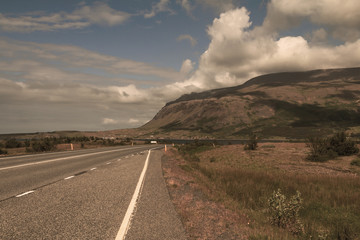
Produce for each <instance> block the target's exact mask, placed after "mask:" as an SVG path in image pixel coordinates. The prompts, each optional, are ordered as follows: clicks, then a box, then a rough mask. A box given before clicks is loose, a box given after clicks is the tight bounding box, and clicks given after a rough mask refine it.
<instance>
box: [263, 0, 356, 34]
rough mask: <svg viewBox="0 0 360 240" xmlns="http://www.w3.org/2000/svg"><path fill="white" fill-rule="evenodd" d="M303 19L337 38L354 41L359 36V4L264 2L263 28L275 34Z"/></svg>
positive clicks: (301, 0)
mask: <svg viewBox="0 0 360 240" xmlns="http://www.w3.org/2000/svg"><path fill="white" fill-rule="evenodd" d="M305 20H307V21H310V22H311V23H313V24H316V25H319V26H324V27H325V28H326V29H327V30H328V31H329V32H330V34H331V35H332V36H333V37H335V38H337V39H340V40H344V41H356V40H357V39H358V38H359V37H360V1H358V0H347V1H343V0H317V1H313V0H292V1H288V0H272V1H271V2H269V3H268V12H267V17H266V19H265V22H264V28H265V29H267V30H268V31H279V30H283V29H289V28H291V27H294V26H296V25H299V24H300V23H301V22H302V21H305Z"/></svg>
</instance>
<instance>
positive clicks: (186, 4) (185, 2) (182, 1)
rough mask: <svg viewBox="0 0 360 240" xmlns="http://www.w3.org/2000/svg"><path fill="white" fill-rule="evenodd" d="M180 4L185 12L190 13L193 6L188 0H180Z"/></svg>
mask: <svg viewBox="0 0 360 240" xmlns="http://www.w3.org/2000/svg"><path fill="white" fill-rule="evenodd" d="M180 5H181V6H182V7H183V8H184V9H185V11H186V12H187V14H189V15H191V11H192V9H193V7H192V6H191V3H190V1H189V0H180Z"/></svg>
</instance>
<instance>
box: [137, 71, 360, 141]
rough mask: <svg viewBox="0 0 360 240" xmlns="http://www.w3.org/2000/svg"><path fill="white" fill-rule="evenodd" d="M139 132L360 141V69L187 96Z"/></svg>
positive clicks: (284, 76) (285, 76) (275, 77)
mask: <svg viewBox="0 0 360 240" xmlns="http://www.w3.org/2000/svg"><path fill="white" fill-rule="evenodd" d="M139 130H141V131H143V132H144V133H145V132H147V133H148V134H147V135H157V136H163V137H177V138H188V137H198V138H229V139H233V138H241V137H247V136H249V135H250V134H252V133H255V134H256V135H258V136H260V137H263V138H295V139H304V138H307V137H309V136H314V135H321V136H323V135H329V134H332V133H334V132H336V131H339V130H347V131H349V132H351V133H352V134H354V135H359V136H360V68H346V69H326V70H314V71H307V72H284V73H274V74H268V75H263V76H259V77H256V78H253V79H251V80H249V81H247V82H246V83H244V84H242V85H239V86H235V87H229V88H221V89H215V90H210V91H205V92H200V93H191V94H186V95H183V96H181V97H180V98H178V99H177V100H175V101H172V102H169V103H167V104H166V105H165V106H164V107H163V108H162V109H161V110H160V111H159V113H158V114H156V116H155V117H154V118H153V119H152V120H151V121H150V122H148V123H147V124H145V125H144V126H143V127H141V128H140V129H139Z"/></svg>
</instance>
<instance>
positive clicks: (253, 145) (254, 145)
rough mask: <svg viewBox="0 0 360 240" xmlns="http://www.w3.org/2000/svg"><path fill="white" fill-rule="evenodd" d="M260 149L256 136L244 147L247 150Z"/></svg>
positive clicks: (252, 136) (251, 137)
mask: <svg viewBox="0 0 360 240" xmlns="http://www.w3.org/2000/svg"><path fill="white" fill-rule="evenodd" d="M257 147H258V145H257V139H256V135H254V134H253V135H251V136H250V139H249V140H248V141H247V143H246V144H245V146H244V149H245V150H256V149H257Z"/></svg>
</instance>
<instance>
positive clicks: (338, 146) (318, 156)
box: [306, 132, 359, 162]
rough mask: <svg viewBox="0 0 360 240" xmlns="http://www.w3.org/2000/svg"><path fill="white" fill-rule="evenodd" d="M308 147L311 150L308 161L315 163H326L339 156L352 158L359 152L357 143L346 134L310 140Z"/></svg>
mask: <svg viewBox="0 0 360 240" xmlns="http://www.w3.org/2000/svg"><path fill="white" fill-rule="evenodd" d="M307 147H309V148H310V153H309V155H308V156H307V158H306V159H307V160H309V161H313V162H324V161H327V160H330V159H333V158H336V157H337V156H350V155H353V154H356V153H358V152H359V148H358V147H357V146H356V143H355V142H354V141H352V140H351V139H349V138H348V137H347V135H346V133H345V132H340V133H337V134H335V135H334V136H332V137H329V138H319V137H312V138H309V140H308V143H307Z"/></svg>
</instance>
